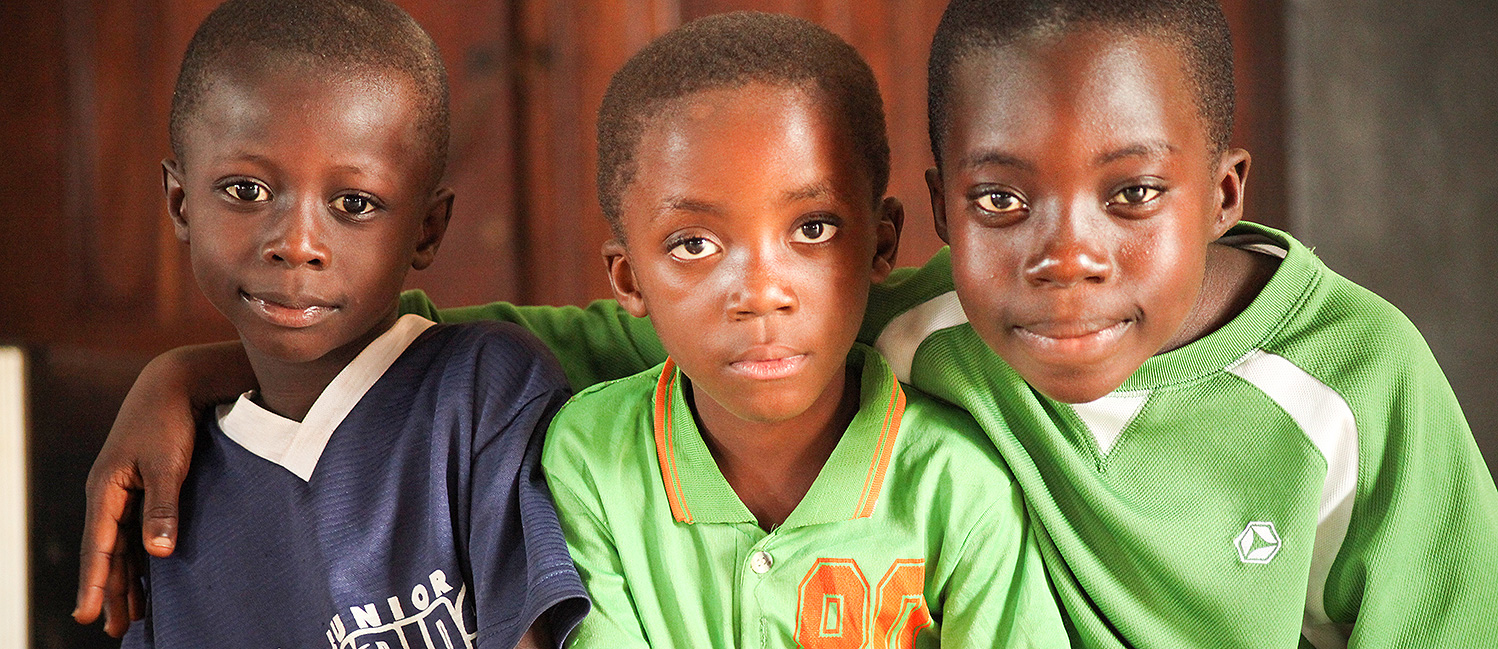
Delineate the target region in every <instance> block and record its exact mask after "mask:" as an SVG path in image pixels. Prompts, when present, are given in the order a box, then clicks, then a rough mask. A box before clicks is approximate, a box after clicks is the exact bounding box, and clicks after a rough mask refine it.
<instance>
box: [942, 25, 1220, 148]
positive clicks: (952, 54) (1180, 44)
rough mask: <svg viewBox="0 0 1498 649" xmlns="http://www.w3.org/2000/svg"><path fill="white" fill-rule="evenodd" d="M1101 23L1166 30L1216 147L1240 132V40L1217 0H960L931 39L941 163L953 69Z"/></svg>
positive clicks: (1159, 33) (1129, 30)
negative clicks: (1034, 39) (1236, 113)
mask: <svg viewBox="0 0 1498 649" xmlns="http://www.w3.org/2000/svg"><path fill="white" fill-rule="evenodd" d="M1088 27H1095V28H1101V29H1104V30H1110V31H1116V32H1119V33H1123V34H1137V35H1142V36H1149V37H1153V38H1159V39H1161V40H1163V41H1164V42H1166V43H1167V44H1169V45H1170V46H1172V47H1174V48H1175V49H1176V50H1177V51H1178V52H1179V53H1180V56H1181V59H1182V60H1183V61H1184V63H1185V67H1186V73H1187V75H1188V77H1189V78H1190V79H1191V82H1192V85H1194V86H1195V87H1194V88H1192V90H1193V91H1194V94H1195V99H1196V106H1197V110H1198V111H1199V112H1200V114H1201V118H1202V120H1203V122H1204V123H1205V125H1206V132H1207V142H1208V144H1209V145H1210V146H1211V147H1212V153H1214V154H1216V153H1221V152H1222V151H1224V150H1226V149H1227V146H1228V139H1229V138H1230V137H1232V133H1233V43H1232V37H1231V35H1230V34H1229V33H1228V23H1227V17H1226V16H1224V15H1223V13H1222V7H1221V6H1219V5H1218V4H1217V0H952V3H951V4H949V5H947V10H946V12H944V13H943V14H942V16H941V24H940V25H939V26H938V27H937V28H936V36H935V38H933V39H932V40H931V59H930V63H929V67H928V70H927V77H926V78H927V83H928V86H927V108H928V111H929V117H930V121H929V123H928V127H929V128H930V134H931V153H932V154H933V155H934V156H936V164H937V166H938V167H939V166H941V147H942V140H943V138H944V136H945V135H946V132H947V129H948V128H949V127H950V125H951V124H950V122H949V121H948V120H949V117H950V116H949V115H948V113H947V102H948V93H949V91H950V89H951V85H952V74H953V72H954V71H955V70H956V68H957V65H958V64H959V63H961V62H962V61H963V60H964V59H966V58H967V57H968V56H969V55H971V54H973V53H974V52H977V51H979V50H984V49H997V48H1000V47H1003V46H1005V45H1009V44H1010V43H1014V42H1015V41H1019V40H1022V39H1024V38H1027V37H1031V36H1037V35H1043V34H1062V33H1067V32H1070V31H1072V30H1075V29H1078V28H1088Z"/></svg>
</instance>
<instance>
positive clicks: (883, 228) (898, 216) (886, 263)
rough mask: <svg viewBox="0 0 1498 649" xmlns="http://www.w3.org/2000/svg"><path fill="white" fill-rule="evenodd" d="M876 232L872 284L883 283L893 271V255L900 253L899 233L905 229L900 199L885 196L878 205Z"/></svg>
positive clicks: (903, 207) (903, 212) (903, 209)
mask: <svg viewBox="0 0 1498 649" xmlns="http://www.w3.org/2000/svg"><path fill="white" fill-rule="evenodd" d="M877 216H878V217H879V223H878V231H877V232H876V233H875V234H874V236H875V237H877V240H876V241H875V244H874V273H873V279H874V283H875V284H878V283H879V282H882V281H884V279H885V278H886V277H889V274H890V271H893V270H894V269H895V255H896V253H898V252H899V251H900V232H902V231H903V230H904V228H905V206H904V205H902V204H900V199H898V198H895V197H893V196H886V197H885V198H884V202H882V203H880V204H879V211H878V215H877Z"/></svg>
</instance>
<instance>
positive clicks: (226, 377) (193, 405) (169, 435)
mask: <svg viewBox="0 0 1498 649" xmlns="http://www.w3.org/2000/svg"><path fill="white" fill-rule="evenodd" d="M254 387H255V382H254V372H253V371H252V370H251V369H250V367H249V361H248V360H247V359H245V356H244V350H243V348H241V347H240V346H239V344H238V343H216V344H213V345H199V346H195V347H182V348H178V349H174V350H172V351H169V352H167V353H165V354H162V355H161V356H158V357H156V359H155V360H152V361H151V363H150V364H148V365H146V368H145V369H144V370H142V371H141V374H140V377H138V378H137V379H136V380H135V385H134V386H132V387H131V388H130V393H129V394H128V395H127V396H126V397H125V402H124V404H122V405H121V406H120V413H119V415H118V416H116V417H115V421H114V426H112V427H111V428H110V430H109V437H108V438H107V439H106V440H105V441H104V447H103V448H102V449H100V450H99V457H98V458H97V459H95V460H94V466H93V468H92V469H91V470H90V471H89V474H88V487H87V510H86V514H85V518H84V523H83V543H82V548H81V550H80V552H79V562H78V600H77V608H75V609H74V610H73V619H74V620H77V621H78V622H79V623H80V624H90V623H92V622H93V621H94V620H96V619H98V617H99V614H100V612H101V611H102V612H103V614H104V632H105V633H108V634H109V635H111V636H114V637H120V636H122V635H124V634H125V631H126V630H127V629H128V628H129V626H130V621H131V620H138V619H140V617H141V616H142V615H143V614H144V613H145V606H144V604H145V599H144V595H143V593H142V592H141V589H140V581H139V580H138V579H137V577H138V576H139V575H140V574H142V571H143V570H144V568H145V566H144V562H145V559H144V557H143V556H142V555H141V553H140V552H139V549H140V547H141V546H138V545H136V544H135V543H134V539H135V538H137V537H136V536H135V535H136V533H137V527H138V529H139V531H138V533H139V535H140V536H139V538H140V539H141V543H142V544H143V545H144V548H145V550H146V552H149V553H150V554H151V555H153V556H157V557H167V556H170V555H171V553H172V550H173V549H175V548H176V544H177V498H178V494H179V492H180V491H181V489H182V481H183V479H185V478H186V477H187V468H188V465H189V463H190V462H191V459H192V449H193V441H194V437H195V436H196V432H197V426H196V424H195V422H196V421H197V417H198V414H199V413H200V411H201V410H202V409H204V408H206V407H207V405H208V404H211V403H217V402H220V401H226V400H228V399H230V398H232V397H233V395H237V394H239V393H241V392H244V391H245V390H250V389H254ZM137 505H139V506H138V507H137ZM137 512H138V513H139V515H138V516H137Z"/></svg>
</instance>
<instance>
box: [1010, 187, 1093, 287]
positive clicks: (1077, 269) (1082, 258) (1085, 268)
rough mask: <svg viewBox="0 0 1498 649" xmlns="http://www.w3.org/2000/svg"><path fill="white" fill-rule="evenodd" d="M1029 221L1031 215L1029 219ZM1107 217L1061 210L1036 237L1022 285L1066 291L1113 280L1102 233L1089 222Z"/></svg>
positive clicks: (1080, 211) (1073, 210) (1048, 220)
mask: <svg viewBox="0 0 1498 649" xmlns="http://www.w3.org/2000/svg"><path fill="white" fill-rule="evenodd" d="M1032 218H1033V215H1032ZM1094 218H1097V219H1106V218H1108V217H1107V215H1104V214H1098V215H1090V214H1086V213H1084V212H1083V211H1082V210H1080V209H1068V208H1065V207H1063V208H1061V209H1058V210H1057V213H1056V214H1055V216H1054V218H1051V219H1045V220H1042V221H1040V222H1049V223H1050V227H1048V228H1042V229H1041V231H1040V232H1039V233H1038V236H1039V237H1041V240H1040V245H1039V246H1038V247H1037V248H1036V250H1035V253H1034V254H1033V255H1031V257H1030V258H1029V259H1027V260H1025V265H1024V267H1023V271H1024V277H1025V281H1027V282H1029V283H1030V285H1031V286H1035V287H1038V288H1047V287H1049V288H1067V287H1071V286H1077V285H1083V284H1103V283H1105V282H1107V281H1108V280H1109V279H1111V278H1112V276H1113V260H1112V255H1110V254H1109V252H1108V248H1107V246H1106V245H1105V244H1104V241H1103V236H1104V235H1103V233H1101V232H1099V231H1098V226H1097V225H1096V224H1094V222H1093V219H1094Z"/></svg>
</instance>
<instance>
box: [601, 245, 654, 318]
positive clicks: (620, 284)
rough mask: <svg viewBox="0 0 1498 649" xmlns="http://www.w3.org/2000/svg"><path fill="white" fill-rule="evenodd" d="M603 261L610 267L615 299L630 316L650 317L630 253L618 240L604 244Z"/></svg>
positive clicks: (610, 282) (610, 278)
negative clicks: (636, 278) (630, 259)
mask: <svg viewBox="0 0 1498 649" xmlns="http://www.w3.org/2000/svg"><path fill="white" fill-rule="evenodd" d="M603 259H604V262H605V263H607V264H608V267H609V286H612V287H613V288H614V299H615V300H618V301H619V306H622V307H624V310H625V311H628V312H629V314H630V315H632V316H634V317H636V318H643V317H645V316H647V315H650V310H649V309H647V308H646V305H645V296H644V295H642V294H640V284H639V282H637V281H636V280H635V269H634V266H633V265H632V264H631V263H630V261H629V251H628V250H626V249H625V247H624V243H623V242H621V241H619V240H618V239H609V240H608V241H605V242H603Z"/></svg>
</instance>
